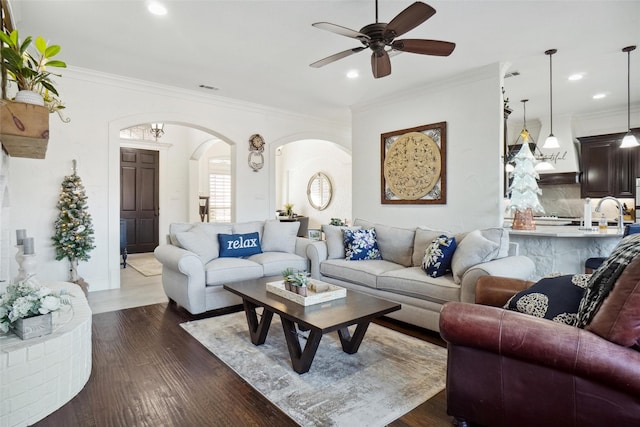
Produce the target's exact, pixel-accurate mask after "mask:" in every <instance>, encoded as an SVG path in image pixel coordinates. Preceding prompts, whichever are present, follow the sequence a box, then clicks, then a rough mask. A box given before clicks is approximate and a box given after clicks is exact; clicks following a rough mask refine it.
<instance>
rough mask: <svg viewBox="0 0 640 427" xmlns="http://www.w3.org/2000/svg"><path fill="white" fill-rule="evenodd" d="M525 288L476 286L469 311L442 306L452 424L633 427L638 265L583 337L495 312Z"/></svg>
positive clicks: (639, 327)
mask: <svg viewBox="0 0 640 427" xmlns="http://www.w3.org/2000/svg"><path fill="white" fill-rule="evenodd" d="M531 284H532V282H526V281H522V280H514V279H506V278H499V277H490V276H487V277H483V278H481V279H480V280H479V281H478V286H477V290H476V302H477V304H468V303H459V302H451V303H447V304H445V306H444V307H443V310H442V313H441V316H440V333H441V335H442V337H443V338H444V339H445V340H446V341H447V342H448V367H447V388H446V395H447V412H448V413H449V414H450V415H452V416H454V423H456V424H457V425H463V426H464V425H476V424H477V425H482V426H487V427H500V426H518V427H527V426H531V427H541V426H545V427H549V426H580V427H584V426H598V427H601V426H640V351H639V349H640V346H638V344H639V343H640V257H637V258H636V259H634V261H633V262H631V263H630V264H629V265H628V267H627V268H626V269H625V271H624V273H623V274H622V276H620V278H619V279H618V281H617V282H616V285H615V287H614V290H613V291H612V292H611V294H610V295H609V297H607V299H606V300H605V301H604V303H603V304H602V306H601V307H600V309H599V311H598V313H597V314H596V316H595V317H594V319H593V320H592V322H591V323H590V324H589V325H587V327H586V328H585V329H579V328H576V327H572V326H568V325H564V324H559V323H555V322H552V321H550V320H545V319H540V318H536V317H533V316H529V315H525V314H521V313H516V312H513V311H508V310H504V309H502V308H498V307H501V306H502V305H504V303H505V302H506V301H507V300H508V298H509V297H510V296H511V295H513V294H515V293H516V292H518V291H519V290H522V289H525V288H527V287H528V286H530V285H531ZM481 304H487V305H481ZM488 305H492V306H493V307H491V306H488ZM594 331H595V333H594ZM603 337H605V338H603ZM612 341H616V342H621V343H623V345H621V344H618V343H616V342H612Z"/></svg>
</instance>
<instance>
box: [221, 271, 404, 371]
mask: <svg viewBox="0 0 640 427" xmlns="http://www.w3.org/2000/svg"><path fill="white" fill-rule="evenodd" d="M277 279H278V278H275V279H274V278H273V277H271V278H262V279H257V280H248V281H244V282H236V283H232V284H229V285H224V288H225V289H226V290H228V291H230V292H233V293H234V294H236V295H239V296H240V297H241V298H242V304H243V306H244V312H245V314H246V316H247V323H248V324H249V334H250V336H251V342H252V343H253V344H254V345H261V344H264V342H265V340H266V338H267V333H268V332H269V326H270V325H271V319H272V318H273V314H274V313H277V314H278V315H279V316H280V320H281V322H282V329H283V330H284V336H285V338H286V340H287V347H288V348H289V355H290V356H291V365H292V367H293V370H294V371H296V372H297V373H299V374H304V373H305V372H308V371H309V368H310V367H311V363H312V362H313V358H314V356H315V355H316V351H317V350H318V345H319V344H320V339H322V335H323V334H326V333H329V332H333V331H338V336H339V337H340V343H341V344H342V350H343V351H344V352H345V353H348V354H353V353H356V352H357V351H358V348H359V347H360V343H361V342H362V339H363V338H364V335H365V333H366V332H367V328H368V327H369V323H371V321H372V320H373V319H375V318H377V317H380V316H383V315H385V314H387V313H391V312H393V311H396V310H400V308H401V305H400V304H397V303H395V302H391V301H387V300H383V299H380V298H376V297H372V296H369V295H365V294H363V293H360V292H353V291H349V290H347V296H346V297H345V298H340V299H336V300H333V301H329V302H325V303H320V304H316V305H309V306H306V307H305V306H303V305H301V304H297V303H295V302H293V301H289V300H288V299H286V298H282V297H280V296H278V295H276V294H273V293H270V292H267V290H266V283H267V282H270V281H274V280H277ZM258 307H262V308H263V311H262V316H261V317H260V320H258V314H257V313H256V308H258ZM296 325H298V326H297V327H296ZM351 325H357V326H356V329H355V331H354V333H353V336H351V334H350V333H349V330H348V329H347V327H348V326H351ZM298 328H300V329H302V330H309V337H308V338H307V343H306V345H305V346H304V349H302V348H301V347H300V342H299V341H298Z"/></svg>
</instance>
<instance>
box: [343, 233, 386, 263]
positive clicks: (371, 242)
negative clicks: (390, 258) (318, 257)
mask: <svg viewBox="0 0 640 427" xmlns="http://www.w3.org/2000/svg"><path fill="white" fill-rule="evenodd" d="M342 236H343V239H344V254H345V259H346V260H347V261H361V260H367V259H382V255H380V249H378V242H377V241H376V230H375V229H374V228H369V229H364V230H350V229H348V228H345V229H344V230H342Z"/></svg>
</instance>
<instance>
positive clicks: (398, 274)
mask: <svg viewBox="0 0 640 427" xmlns="http://www.w3.org/2000/svg"><path fill="white" fill-rule="evenodd" d="M377 288H378V289H380V290H384V291H390V292H394V293H398V294H403V295H408V296H415V297H418V298H422V299H428V300H431V301H435V302H439V303H444V302H447V301H460V285H456V284H455V283H454V282H453V278H452V277H451V274H446V275H444V276H441V277H429V276H428V275H426V274H425V272H424V270H423V269H422V267H409V268H402V269H399V270H392V271H387V272H385V273H382V274H381V275H380V277H378V286H377Z"/></svg>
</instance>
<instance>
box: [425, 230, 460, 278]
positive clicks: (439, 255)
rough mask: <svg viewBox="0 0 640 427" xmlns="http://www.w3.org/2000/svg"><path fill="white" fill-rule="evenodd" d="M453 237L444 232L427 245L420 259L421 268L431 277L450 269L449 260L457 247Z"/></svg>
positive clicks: (438, 275) (443, 273) (440, 274)
mask: <svg viewBox="0 0 640 427" xmlns="http://www.w3.org/2000/svg"><path fill="white" fill-rule="evenodd" d="M457 246H458V245H457V243H456V238H455V237H447V236H445V235H444V234H443V235H441V236H440V237H437V238H435V239H434V240H433V241H432V242H431V243H429V244H428V245H427V248H426V249H425V251H424V258H423V259H422V268H423V269H424V271H425V273H427V274H428V275H429V276H431V277H440V276H444V275H445V274H447V272H449V271H451V260H452V259H453V253H454V252H455V251H456V247H457Z"/></svg>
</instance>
